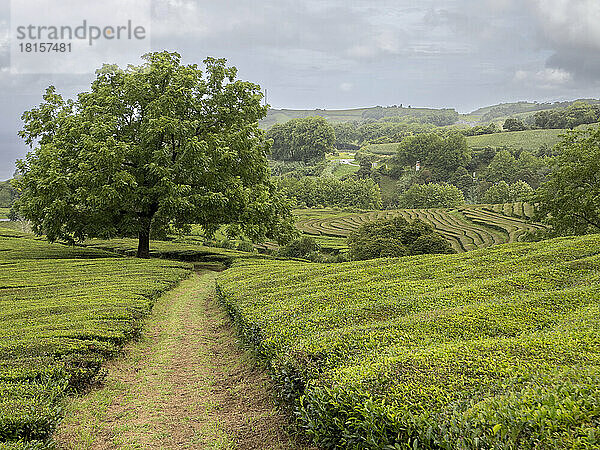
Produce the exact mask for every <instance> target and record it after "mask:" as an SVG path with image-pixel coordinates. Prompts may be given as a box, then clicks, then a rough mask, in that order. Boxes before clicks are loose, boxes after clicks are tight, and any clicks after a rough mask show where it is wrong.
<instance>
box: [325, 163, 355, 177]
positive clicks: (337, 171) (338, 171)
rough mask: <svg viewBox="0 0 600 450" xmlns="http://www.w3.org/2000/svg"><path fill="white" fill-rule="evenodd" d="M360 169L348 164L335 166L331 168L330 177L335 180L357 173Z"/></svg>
mask: <svg viewBox="0 0 600 450" xmlns="http://www.w3.org/2000/svg"><path fill="white" fill-rule="evenodd" d="M359 168H360V167H358V166H354V165H350V164H336V165H335V166H334V167H333V171H332V175H333V176H334V177H336V178H342V177H345V176H346V175H351V174H353V173H356V172H358V169H359Z"/></svg>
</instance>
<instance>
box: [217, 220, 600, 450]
mask: <svg viewBox="0 0 600 450" xmlns="http://www.w3.org/2000/svg"><path fill="white" fill-rule="evenodd" d="M331 229H333V230H337V228H336V227H335V226H333V225H331ZM218 290H219V292H220V298H221V301H222V302H223V304H224V305H225V306H226V308H227V309H228V310H229V312H230V314H231V316H232V317H233V318H234V320H235V321H236V323H237V324H238V327H239V328H240V330H241V331H242V333H243V336H244V338H245V340H246V342H248V343H249V344H250V345H252V346H253V347H254V349H255V351H256V353H257V355H259V357H261V358H262V359H263V360H264V361H265V362H266V364H267V365H268V367H269V368H270V370H271V372H272V376H273V377H274V379H275V380H276V383H277V389H278V391H279V392H280V394H281V396H282V398H283V399H285V400H286V401H288V402H289V403H290V404H291V405H292V408H293V409H294V411H295V415H296V417H297V418H298V419H299V421H300V424H301V426H302V427H303V429H304V430H305V431H306V432H307V433H308V434H309V435H310V436H312V437H313V438H314V439H315V440H316V441H317V442H318V443H319V444H320V445H321V446H322V447H323V448H362V449H383V448H386V449H387V448H389V449H401V448H402V449H404V448H406V449H408V448H420V449H434V448H435V449H455V448H472V449H476V448H477V449H491V448H497V449H533V448H536V449H573V448H577V449H595V448H600V431H599V430H600V408H599V405H600V390H599V389H598V386H599V385H600V321H599V318H600V235H591V236H585V237H578V238H560V239H554V240H550V241H544V242H539V243H533V244H532V243H515V244H507V245H501V246H497V247H493V248H488V249H483V250H477V251H473V252H468V253H460V254H454V255H427V256H414V257H405V258H389V259H379V260H376V261H361V262H354V263H341V264H334V265H326V264H314V263H312V264H311V263H302V262H296V261H264V262H248V263H243V264H242V263H240V264H237V265H234V267H233V268H231V269H229V270H227V271H225V272H223V273H222V274H220V275H219V278H218Z"/></svg>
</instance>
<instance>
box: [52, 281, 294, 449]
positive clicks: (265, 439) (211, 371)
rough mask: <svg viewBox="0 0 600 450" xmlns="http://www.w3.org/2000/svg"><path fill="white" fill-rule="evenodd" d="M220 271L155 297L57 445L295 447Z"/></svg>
mask: <svg viewBox="0 0 600 450" xmlns="http://www.w3.org/2000/svg"><path fill="white" fill-rule="evenodd" d="M214 278H215V272H213V271H210V270H207V269H202V270H199V271H198V272H197V273H195V274H194V275H192V276H191V277H190V278H189V279H187V280H185V281H183V282H182V283H181V284H180V285H179V286H178V287H177V288H176V289H174V290H173V291H171V292H169V293H168V294H167V295H165V296H163V297H162V298H161V299H160V300H159V301H158V303H157V304H156V305H155V307H154V309H153V313H152V316H151V318H150V319H149V321H148V323H147V324H146V328H145V330H146V331H145V334H144V336H143V338H142V339H141V340H140V341H138V342H136V343H134V344H132V345H131V346H129V347H128V348H127V351H126V357H125V358H122V359H119V360H117V361H114V362H112V363H111V365H109V366H108V371H109V372H108V376H107V379H106V381H105V383H104V386H102V388H101V389H95V390H93V391H92V392H91V393H89V394H87V395H85V396H82V397H79V398H76V399H74V400H72V401H71V403H70V404H69V405H68V412H67V417H66V418H65V420H64V421H63V423H62V425H61V427H60V428H59V430H58V432H57V434H56V440H57V441H58V443H59V447H60V448H67V449H84V448H85V449H88V448H89V449H110V448H148V449H159V448H165V449H167V448H178V449H182V448H195V449H230V448H239V449H265V448H270V449H291V448H298V447H297V445H294V443H293V442H292V441H291V440H290V438H289V437H288V436H287V434H286V433H285V431H284V430H285V424H286V422H285V418H284V417H283V416H282V414H281V413H280V412H278V411H277V410H276V408H275V406H274V403H273V400H272V398H271V396H270V395H269V393H268V380H267V378H266V376H265V375H264V374H262V373H261V372H260V371H259V370H257V369H256V367H255V364H254V362H253V361H252V360H251V358H250V357H249V356H248V355H246V354H244V353H243V352H242V351H240V350H239V346H238V343H237V341H236V337H235V332H234V330H232V329H231V327H230V322H229V320H228V317H227V316H226V314H225V313H224V312H223V310H222V309H221V308H220V307H219V305H218V303H217V302H216V300H215V297H214Z"/></svg>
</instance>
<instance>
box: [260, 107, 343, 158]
mask: <svg viewBox="0 0 600 450" xmlns="http://www.w3.org/2000/svg"><path fill="white" fill-rule="evenodd" d="M267 136H268V137H269V139H272V140H273V146H272V154H271V156H272V158H273V159H276V160H283V161H304V162H306V163H314V162H318V161H321V160H323V159H324V158H325V154H326V153H328V152H332V151H333V149H334V145H335V131H334V130H333V127H332V126H331V125H329V124H328V123H327V121H326V120H325V119H324V118H323V117H307V118H305V119H292V120H290V121H288V122H286V123H284V124H277V125H274V126H273V127H272V128H271V129H270V130H269V132H268V133H267Z"/></svg>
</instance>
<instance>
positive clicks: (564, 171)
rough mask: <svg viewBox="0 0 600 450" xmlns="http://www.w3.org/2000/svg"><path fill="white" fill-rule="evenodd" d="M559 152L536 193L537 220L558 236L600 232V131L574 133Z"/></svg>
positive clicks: (561, 144) (563, 141)
mask: <svg viewBox="0 0 600 450" xmlns="http://www.w3.org/2000/svg"><path fill="white" fill-rule="evenodd" d="M556 150H557V152H558V155H557V156H556V157H555V158H553V159H552V161H551V163H550V174H549V176H548V180H547V181H546V182H545V183H543V184H542V185H541V186H540V188H539V189H538V190H537V191H536V196H535V200H536V202H537V203H538V210H537V216H538V217H537V218H538V220H543V221H544V222H546V223H548V224H549V225H551V226H552V229H553V232H554V233H555V234H558V235H571V234H586V233H598V232H600V128H597V129H595V130H590V131H580V132H575V131H571V132H569V133H568V134H567V135H566V136H565V137H564V138H563V140H562V141H561V142H560V143H559V144H557V147H556Z"/></svg>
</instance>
